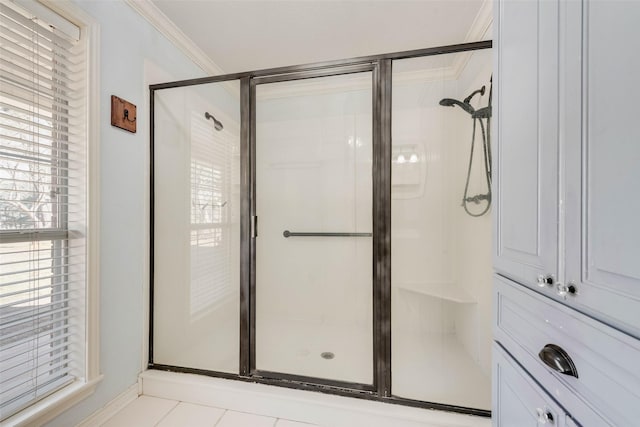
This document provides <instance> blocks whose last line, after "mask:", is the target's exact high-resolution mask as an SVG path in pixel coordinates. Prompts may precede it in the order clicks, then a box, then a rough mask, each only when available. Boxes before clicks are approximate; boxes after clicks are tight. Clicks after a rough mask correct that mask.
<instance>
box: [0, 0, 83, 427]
mask: <svg viewBox="0 0 640 427" xmlns="http://www.w3.org/2000/svg"><path fill="white" fill-rule="evenodd" d="M18 3H19V4H22V5H24V4H27V5H28V4H29V3H28V2H24V1H21V2H18ZM33 3H35V2H33ZM37 6H39V7H40V8H42V6H41V5H37ZM27 7H28V6H27ZM38 10H40V14H38ZM54 15H55V14H54V12H52V11H49V10H47V13H43V12H42V9H34V10H31V11H29V10H27V9H25V8H23V7H22V6H20V5H18V4H16V3H14V2H7V1H2V2H0V420H4V419H6V418H7V417H9V416H11V415H13V414H15V413H16V412H17V411H19V410H21V409H23V408H25V407H26V406H29V405H31V404H33V403H34V402H36V401H38V400H39V399H41V398H43V397H45V396H47V395H50V394H51V393H53V392H55V391H56V390H58V389H60V388H62V387H64V386H65V385H66V384H69V383H71V382H72V381H74V380H75V379H78V378H80V377H82V376H83V375H84V372H85V356H86V355H85V351H86V350H85V344H84V343H85V341H86V340H85V326H84V325H85V317H84V316H85V292H86V279H85V276H86V274H85V271H86V268H85V266H86V262H85V257H86V242H85V237H84V236H85V235H86V212H87V209H86V200H87V198H86V185H85V184H86V176H87V175H86V152H87V151H86V150H87V147H86V129H85V126H86V117H87V116H86V105H85V102H86V96H85V86H86V77H85V71H86V68H85V62H86V56H85V49H84V43H82V42H81V41H78V40H77V35H78V34H79V31H75V36H74V35H73V34H70V33H74V31H71V32H70V31H69V30H70V29H72V30H73V29H74V28H75V30H77V27H75V26H74V25H73V24H72V23H70V22H68V21H66V20H64V18H62V17H60V16H57V15H55V19H53V18H52V17H54ZM47 17H48V18H49V21H53V22H47V20H46V18H47ZM61 22H65V25H61V24H60V23H61ZM60 27H62V28H60Z"/></svg>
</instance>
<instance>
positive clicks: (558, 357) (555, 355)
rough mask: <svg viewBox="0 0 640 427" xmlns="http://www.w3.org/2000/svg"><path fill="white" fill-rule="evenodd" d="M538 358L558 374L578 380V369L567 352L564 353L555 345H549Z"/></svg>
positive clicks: (541, 351)
mask: <svg viewBox="0 0 640 427" xmlns="http://www.w3.org/2000/svg"><path fill="white" fill-rule="evenodd" d="M538 357H539V358H540V360H542V361H543V362H544V364H545V365H547V366H548V367H550V368H551V369H553V370H554V371H556V372H559V373H561V374H563V375H568V376H570V377H576V378H578V370H577V369H576V365H575V364H574V363H573V360H571V357H569V354H567V352H566V351H564V350H563V349H562V348H561V347H560V346H557V345H555V344H547V345H545V346H544V348H543V349H542V350H540V353H538Z"/></svg>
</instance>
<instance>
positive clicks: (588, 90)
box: [560, 1, 640, 338]
mask: <svg viewBox="0 0 640 427" xmlns="http://www.w3.org/2000/svg"><path fill="white" fill-rule="evenodd" d="M568 7H569V8H570V10H569V11H568V13H567V36H566V40H567V43H568V47H567V53H568V57H567V61H570V62H568V63H567V68H568V69H567V71H568V72H569V73H570V75H573V76H575V78H574V79H569V78H568V77H567V79H566V84H565V85H564V86H565V89H564V93H565V97H566V99H567V101H566V105H565V107H564V111H565V112H566V113H565V117H566V118H567V127H566V130H565V132H564V133H563V134H564V139H565V141H564V145H565V146H566V148H565V152H564V154H565V156H564V157H565V158H564V161H563V162H562V163H561V166H560V168H561V171H563V172H564V173H563V176H564V178H563V179H564V180H565V182H566V185H565V188H564V191H565V193H564V194H565V200H566V203H565V206H566V211H565V214H564V224H565V230H566V231H565V242H566V254H565V256H566V271H565V274H564V278H563V280H564V283H572V284H574V285H575V287H576V291H577V293H576V294H575V295H571V294H569V295H567V304H569V305H570V306H573V307H574V308H576V309H578V310H580V311H584V312H586V313H588V314H590V315H592V316H593V317H595V318H597V319H600V320H602V321H604V322H605V323H608V324H610V325H612V326H614V327H616V328H618V329H620V330H622V331H624V332H627V333H629V334H631V335H633V336H635V337H636V338H640V116H639V115H638V112H639V111H640V110H639V109H638V106H639V105H640V104H639V102H640V80H639V79H638V75H639V74H638V73H639V71H638V70H640V55H638V52H640V34H639V33H638V23H640V2H637V1H608V2H602V1H589V2H584V3H582V4H581V3H578V2H574V3H569V5H568ZM580 16H582V19H580ZM581 40H582V51H581V50H580V46H581V44H580V41H581ZM580 59H582V60H581V61H580ZM576 93H577V94H578V95H579V96H576V95H575V94H576ZM561 143H562V142H561Z"/></svg>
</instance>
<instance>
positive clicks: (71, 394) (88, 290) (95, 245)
mask: <svg viewBox="0 0 640 427" xmlns="http://www.w3.org/2000/svg"><path fill="white" fill-rule="evenodd" d="M38 3H40V4H38ZM18 4H20V1H18ZM35 6H36V7H38V8H42V7H46V8H48V9H49V10H50V11H51V12H52V14H57V15H59V16H61V17H63V18H64V19H66V20H68V21H70V22H72V23H73V24H75V25H77V26H78V27H79V28H80V42H79V43H83V44H84V49H85V60H86V71H85V73H84V74H85V75H84V78H85V82H86V92H85V97H86V99H85V105H86V109H85V112H84V114H85V116H86V117H85V123H86V147H85V148H86V154H85V156H86V157H85V162H86V175H85V177H84V178H85V182H86V211H85V218H86V236H85V239H86V253H85V260H86V266H85V281H86V283H85V303H84V307H83V308H84V323H85V324H84V333H85V334H84V341H83V342H84V366H83V369H82V374H83V375H82V376H81V377H80V378H77V379H76V380H74V381H73V382H71V383H70V384H68V385H66V386H64V387H62V388H61V389H59V390H57V391H56V392H54V393H52V394H51V395H49V396H47V397H45V398H43V399H40V400H38V401H37V402H35V403H34V404H33V405H30V406H28V407H26V408H25V409H22V410H21V411H19V412H17V413H16V414H14V415H12V416H10V417H9V418H7V419H6V420H4V422H6V423H8V424H9V425H27V424H29V425H30V424H37V425H40V424H44V423H46V422H48V421H50V420H51V419H53V418H55V417H56V416H58V415H60V414H61V413H62V412H64V411H66V410H67V409H69V408H71V407H72V406H74V405H75V404H77V403H79V402H80V401H82V400H83V399H85V398H87V397H88V396H90V395H91V394H93V392H94V391H95V389H96V387H97V385H98V384H99V383H100V382H101V380H102V379H103V375H101V374H100V360H99V352H100V334H99V331H100V329H99V278H100V271H99V265H100V264H99V260H100V254H99V248H100V246H99V231H100V181H99V179H100V168H99V166H100V163H99V158H100V156H99V148H100V139H99V137H100V87H99V83H100V80H99V77H100V74H99V70H100V61H99V58H100V52H99V40H100V26H99V24H98V21H97V20H95V19H94V18H93V17H92V16H91V15H89V14H88V13H86V12H85V11H84V10H83V9H81V8H80V6H78V5H76V4H74V3H72V2H71V1H69V0H38V1H37V2H36V4H35ZM58 225H60V224H58ZM71 233H73V231H72V230H66V229H61V228H50V229H40V230H33V231H30V230H22V231H20V230H16V231H15V232H14V231H9V232H6V231H5V232H3V233H2V239H3V242H20V241H25V240H27V239H31V240H52V241H65V240H66V239H68V237H69V234H71ZM60 239H64V240H60Z"/></svg>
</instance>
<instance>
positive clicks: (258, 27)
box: [151, 0, 491, 73]
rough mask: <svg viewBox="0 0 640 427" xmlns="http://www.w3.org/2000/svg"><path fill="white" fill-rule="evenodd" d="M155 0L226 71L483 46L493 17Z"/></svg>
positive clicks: (409, 5)
mask: <svg viewBox="0 0 640 427" xmlns="http://www.w3.org/2000/svg"><path fill="white" fill-rule="evenodd" d="M151 1H152V2H153V4H154V5H155V6H157V7H158V8H159V9H160V10H161V11H162V12H163V13H164V14H165V15H166V16H167V17H168V18H169V19H170V20H171V21H173V23H175V24H176V25H177V26H178V28H180V30H182V31H183V32H184V34H185V35H186V36H187V37H189V38H190V39H191V40H192V41H193V42H194V43H195V44H196V45H197V46H198V47H199V48H200V49H201V50H202V51H203V52H204V53H205V54H206V55H207V56H209V58H211V59H212V60H213V62H215V63H216V64H217V65H218V67H220V68H221V69H222V70H223V71H224V72H225V73H234V72H240V71H250V70H257V69H262V68H271V67H280V66H287V65H295V64H304V63H309V62H317V61H324V60H332V59H345V58H352V57H356V56H363V55H372V54H379V53H387V52H396V51H403V50H411V49H420V48H425V47H434V46H442V45H448V44H457V43H463V42H466V41H476V40H481V39H483V38H484V34H485V31H486V30H487V26H488V25H489V24H490V19H491V13H490V7H491V4H490V0H414V1H405V0H385V1H381V0H349V1H330V0H298V1H276V0H263V1H245V0H208V1H207V0H197V1H193V0H151ZM476 18H477V19H476Z"/></svg>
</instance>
